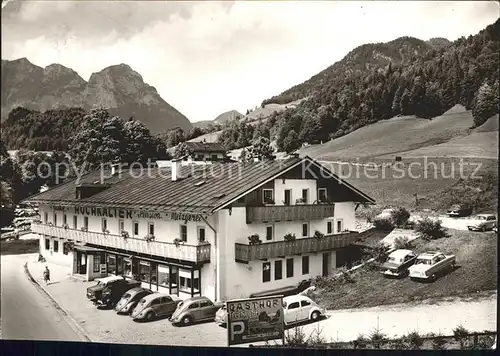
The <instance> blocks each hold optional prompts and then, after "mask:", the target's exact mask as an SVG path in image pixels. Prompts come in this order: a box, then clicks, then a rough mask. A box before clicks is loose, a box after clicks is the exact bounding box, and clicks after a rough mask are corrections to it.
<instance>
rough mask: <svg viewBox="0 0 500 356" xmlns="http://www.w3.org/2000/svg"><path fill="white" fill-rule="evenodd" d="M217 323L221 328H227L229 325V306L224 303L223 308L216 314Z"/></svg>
mask: <svg viewBox="0 0 500 356" xmlns="http://www.w3.org/2000/svg"><path fill="white" fill-rule="evenodd" d="M215 323H216V324H217V325H219V326H223V327H225V326H226V325H227V305H226V303H224V305H223V306H222V307H220V308H219V310H217V313H215Z"/></svg>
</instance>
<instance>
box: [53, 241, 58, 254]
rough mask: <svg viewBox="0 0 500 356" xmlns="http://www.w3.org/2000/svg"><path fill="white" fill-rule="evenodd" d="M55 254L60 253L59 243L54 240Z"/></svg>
mask: <svg viewBox="0 0 500 356" xmlns="http://www.w3.org/2000/svg"><path fill="white" fill-rule="evenodd" d="M54 252H59V241H56V240H54Z"/></svg>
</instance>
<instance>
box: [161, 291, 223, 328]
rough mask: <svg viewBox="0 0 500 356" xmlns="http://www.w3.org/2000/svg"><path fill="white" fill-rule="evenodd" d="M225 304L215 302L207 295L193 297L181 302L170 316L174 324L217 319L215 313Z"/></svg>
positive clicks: (188, 323) (185, 324) (184, 324)
mask: <svg viewBox="0 0 500 356" xmlns="http://www.w3.org/2000/svg"><path fill="white" fill-rule="evenodd" d="M223 305H224V304H223V303H215V304H214V303H213V302H212V301H211V300H210V299H208V298H207V297H193V298H189V299H186V300H184V301H182V302H181V303H179V305H178V306H177V309H176V310H175V312H174V314H173V315H172V317H171V318H170V321H171V322H172V325H179V324H181V325H183V326H187V325H191V324H193V323H196V322H199V321H205V320H215V314H216V313H217V310H219V309H220V308H221V307H222V306H223Z"/></svg>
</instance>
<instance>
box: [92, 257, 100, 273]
mask: <svg viewBox="0 0 500 356" xmlns="http://www.w3.org/2000/svg"><path fill="white" fill-rule="evenodd" d="M101 258H102V256H101V255H100V254H97V255H94V266H93V270H94V273H99V272H100V271H101Z"/></svg>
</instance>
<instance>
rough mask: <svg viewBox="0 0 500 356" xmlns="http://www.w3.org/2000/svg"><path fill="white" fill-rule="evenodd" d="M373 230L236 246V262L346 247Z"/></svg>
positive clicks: (237, 244)
mask: <svg viewBox="0 0 500 356" xmlns="http://www.w3.org/2000/svg"><path fill="white" fill-rule="evenodd" d="M370 233H371V230H368V231H366V232H363V233H358V232H354V231H351V232H345V233H342V234H337V235H326V236H324V237H322V238H320V239H317V238H315V237H306V238H298V239H296V240H294V241H276V242H267V243H261V244H258V245H246V244H239V243H236V244H235V261H236V262H243V263H248V262H250V261H255V260H267V259H269V258H278V257H284V256H292V255H301V254H307V253H315V252H321V251H329V250H335V249H337V248H342V247H346V246H348V245H350V244H352V243H353V242H355V241H357V240H359V239H361V238H365V237H366V236H367V234H370Z"/></svg>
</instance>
